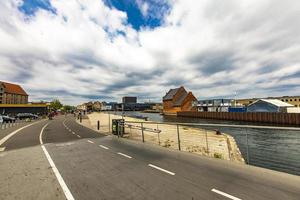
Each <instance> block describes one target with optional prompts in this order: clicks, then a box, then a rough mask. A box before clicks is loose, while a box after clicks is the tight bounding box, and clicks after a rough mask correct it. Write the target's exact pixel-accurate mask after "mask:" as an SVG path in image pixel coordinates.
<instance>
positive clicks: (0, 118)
mask: <svg viewBox="0 0 300 200" xmlns="http://www.w3.org/2000/svg"><path fill="white" fill-rule="evenodd" d="M2 123H3V117H2V116H1V115H0V124H2Z"/></svg>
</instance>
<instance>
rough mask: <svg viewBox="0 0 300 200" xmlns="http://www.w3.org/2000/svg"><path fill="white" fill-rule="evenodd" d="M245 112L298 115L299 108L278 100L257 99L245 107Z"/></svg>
mask: <svg viewBox="0 0 300 200" xmlns="http://www.w3.org/2000/svg"><path fill="white" fill-rule="evenodd" d="M247 112H284V113H300V108H297V107H295V106H294V105H292V104H289V103H286V102H282V101H280V100H278V99H259V100H257V101H255V102H253V103H251V104H249V105H248V106H247Z"/></svg>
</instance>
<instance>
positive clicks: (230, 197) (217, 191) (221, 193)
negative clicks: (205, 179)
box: [211, 188, 242, 200]
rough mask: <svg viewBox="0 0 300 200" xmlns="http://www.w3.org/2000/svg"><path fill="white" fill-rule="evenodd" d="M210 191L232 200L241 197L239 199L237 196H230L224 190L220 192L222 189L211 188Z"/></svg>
mask: <svg viewBox="0 0 300 200" xmlns="http://www.w3.org/2000/svg"><path fill="white" fill-rule="evenodd" d="M211 191H212V192H215V193H217V194H219V195H222V196H224V197H227V198H229V199H232V200H242V199H240V198H237V197H235V196H232V195H230V194H227V193H225V192H222V191H220V190H216V189H214V188H213V189H212V190H211Z"/></svg>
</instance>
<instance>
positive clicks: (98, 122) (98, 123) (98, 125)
mask: <svg viewBox="0 0 300 200" xmlns="http://www.w3.org/2000/svg"><path fill="white" fill-rule="evenodd" d="M99 129H100V121H99V120H98V121H97V130H98V131H99Z"/></svg>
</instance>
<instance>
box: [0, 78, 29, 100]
mask: <svg viewBox="0 0 300 200" xmlns="http://www.w3.org/2000/svg"><path fill="white" fill-rule="evenodd" d="M27 103H28V94H27V93H26V92H25V91H24V90H23V88H22V87H21V86H20V85H17V84H13V83H6V82H2V81H0V104H27Z"/></svg>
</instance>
